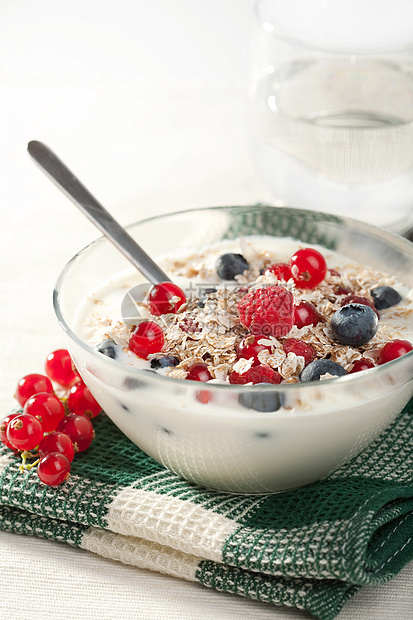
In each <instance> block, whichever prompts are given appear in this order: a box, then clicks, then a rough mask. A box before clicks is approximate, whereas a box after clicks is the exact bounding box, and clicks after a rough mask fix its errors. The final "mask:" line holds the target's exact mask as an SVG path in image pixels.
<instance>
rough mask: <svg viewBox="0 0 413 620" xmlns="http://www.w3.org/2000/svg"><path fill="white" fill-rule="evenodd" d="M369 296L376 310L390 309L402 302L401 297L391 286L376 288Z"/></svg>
mask: <svg viewBox="0 0 413 620" xmlns="http://www.w3.org/2000/svg"><path fill="white" fill-rule="evenodd" d="M371 296H372V297H373V301H374V305H375V306H376V309H377V310H384V309H385V308H390V307H391V306H395V305H396V304H398V303H399V302H400V301H401V300H402V298H401V295H399V293H398V292H397V291H395V290H394V288H392V287H391V286H376V288H374V289H373V290H372V291H371Z"/></svg>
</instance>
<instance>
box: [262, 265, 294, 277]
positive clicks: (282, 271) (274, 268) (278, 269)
mask: <svg viewBox="0 0 413 620" xmlns="http://www.w3.org/2000/svg"><path fill="white" fill-rule="evenodd" d="M266 273H273V274H275V275H276V276H277V278H278V280H285V281H286V282H287V280H289V279H290V278H292V275H291V269H290V267H289V265H287V263H274V264H273V265H270V266H269V267H267V268H266V269H265V271H264V274H266Z"/></svg>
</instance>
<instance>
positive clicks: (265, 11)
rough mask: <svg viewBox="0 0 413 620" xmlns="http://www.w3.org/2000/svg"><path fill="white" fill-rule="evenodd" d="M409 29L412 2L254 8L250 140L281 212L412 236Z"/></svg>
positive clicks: (266, 0)
mask: <svg viewBox="0 0 413 620" xmlns="http://www.w3.org/2000/svg"><path fill="white" fill-rule="evenodd" d="M321 4H322V5H323V7H324V8H323V9H321V8H320V5H321ZM329 7H330V8H329ZM412 24H413V3H412V2H411V0H393V1H392V2H388V1H386V0H375V2H370V0H364V1H363V2H362V3H360V2H359V1H357V2H355V1H354V0H346V2H341V0H337V1H336V2H334V3H320V2H314V1H312V0H288V2H285V0H260V1H258V2H257V3H256V32H255V35H254V40H253V49H252V54H253V57H252V77H251V92H250V100H249V137H250V145H251V152H252V156H253V159H254V161H255V164H256V166H257V169H258V172H259V174H260V175H261V176H262V178H263V180H264V181H265V182H266V184H267V185H268V187H269V189H270V190H271V191H272V193H273V195H274V200H275V204H276V205H284V204H286V205H289V206H295V207H301V208H310V209H317V210H320V211H326V212H329V213H333V214H336V215H345V216H348V217H353V218H356V219H360V220H364V221H367V222H369V223H372V224H375V225H377V226H382V227H387V228H391V229H392V230H394V231H396V232H400V233H402V232H404V231H405V230H407V228H409V226H410V225H411V224H412V209H413V27H412Z"/></svg>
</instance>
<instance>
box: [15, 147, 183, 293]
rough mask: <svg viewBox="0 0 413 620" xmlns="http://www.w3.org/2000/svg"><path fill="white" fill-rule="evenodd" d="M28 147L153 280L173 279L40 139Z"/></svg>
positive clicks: (58, 183)
mask: <svg viewBox="0 0 413 620" xmlns="http://www.w3.org/2000/svg"><path fill="white" fill-rule="evenodd" d="M27 150H28V151H29V153H30V155H31V156H32V157H33V159H34V160H35V161H36V162H37V163H38V164H39V165H40V167H41V168H42V169H43V170H44V172H46V173H47V174H48V175H49V176H50V177H51V178H52V179H53V181H55V182H56V183H57V185H58V186H59V187H60V189H61V190H63V192H64V193H65V194H66V195H67V196H68V197H69V198H71V199H72V200H73V201H74V203H75V204H76V205H77V206H78V207H79V209H80V210H81V211H82V212H83V213H84V214H85V215H86V217H88V218H89V220H90V221H91V222H93V224H95V226H97V227H98V228H99V230H100V231H101V232H102V233H103V234H104V235H106V237H107V238H108V239H109V240H110V241H111V242H112V243H113V244H114V245H115V246H116V247H117V248H118V250H120V251H121V252H122V253H123V254H124V256H126V258H127V259H128V260H130V262H131V263H132V264H133V265H134V267H136V268H137V269H138V270H139V271H140V272H141V273H142V274H143V275H144V276H145V277H146V278H148V280H149V281H150V282H152V283H153V284H158V283H159V282H170V281H171V280H170V278H168V276H167V275H166V274H165V273H164V272H163V271H162V269H160V267H158V265H157V264H156V263H154V261H153V260H152V259H151V258H150V257H149V256H148V255H147V254H146V252H145V251H144V250H143V249H142V248H141V247H140V246H139V245H138V244H137V243H136V241H135V240H134V239H132V237H131V236H130V235H129V234H128V233H127V232H126V230H125V229H124V228H122V226H121V225H120V224H118V222H117V221H116V220H115V219H114V218H113V217H112V216H111V214H110V213H109V212H108V211H106V209H105V208H104V207H103V206H102V205H101V204H100V203H99V202H98V201H97V200H96V198H94V196H92V194H91V193H90V192H89V190H87V189H86V187H85V186H84V185H83V184H82V183H81V182H80V181H79V180H78V179H77V178H76V177H75V175H74V174H73V173H72V172H71V171H70V170H69V168H67V166H65V164H64V163H63V162H62V161H61V160H60V159H59V158H58V157H57V156H56V155H55V154H54V153H53V151H51V150H50V149H49V148H48V147H47V146H46V145H45V144H43V143H42V142H38V141H37V140H32V141H31V142H29V144H28V145H27Z"/></svg>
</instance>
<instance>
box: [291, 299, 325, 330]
mask: <svg viewBox="0 0 413 620" xmlns="http://www.w3.org/2000/svg"><path fill="white" fill-rule="evenodd" d="M319 321H320V316H319V314H318V312H317V310H316V307H315V306H314V305H313V304H312V303H310V302H309V301H300V303H298V304H297V305H296V306H294V325H295V326H296V327H297V328H298V329H301V328H302V327H305V326H306V325H317V323H318V322H319Z"/></svg>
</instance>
